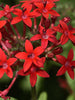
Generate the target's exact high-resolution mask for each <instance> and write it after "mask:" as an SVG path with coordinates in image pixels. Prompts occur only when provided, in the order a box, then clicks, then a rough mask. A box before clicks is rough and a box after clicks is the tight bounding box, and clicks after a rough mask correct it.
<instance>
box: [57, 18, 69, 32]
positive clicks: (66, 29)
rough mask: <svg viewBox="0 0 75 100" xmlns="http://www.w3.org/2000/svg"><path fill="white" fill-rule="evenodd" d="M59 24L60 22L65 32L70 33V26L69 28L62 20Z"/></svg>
mask: <svg viewBox="0 0 75 100" xmlns="http://www.w3.org/2000/svg"><path fill="white" fill-rule="evenodd" d="M59 22H60V25H61V26H62V28H63V30H64V31H68V26H67V24H66V23H65V22H64V21H62V20H60V21H59Z"/></svg>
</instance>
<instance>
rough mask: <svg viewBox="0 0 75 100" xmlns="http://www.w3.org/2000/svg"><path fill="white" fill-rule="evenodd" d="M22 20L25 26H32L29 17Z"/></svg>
mask: <svg viewBox="0 0 75 100" xmlns="http://www.w3.org/2000/svg"><path fill="white" fill-rule="evenodd" d="M23 21H24V23H25V24H26V25H27V26H29V27H32V21H31V19H30V18H27V19H24V20H23Z"/></svg>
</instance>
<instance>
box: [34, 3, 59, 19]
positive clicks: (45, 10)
mask: <svg viewBox="0 0 75 100" xmlns="http://www.w3.org/2000/svg"><path fill="white" fill-rule="evenodd" d="M35 5H36V6H37V7H38V8H37V9H36V11H37V12H39V13H41V14H42V15H43V16H44V17H45V18H46V19H48V17H49V14H51V15H53V16H60V15H59V14H58V13H57V12H56V11H55V10H52V8H53V7H54V6H55V4H54V3H46V4H43V3H35Z"/></svg>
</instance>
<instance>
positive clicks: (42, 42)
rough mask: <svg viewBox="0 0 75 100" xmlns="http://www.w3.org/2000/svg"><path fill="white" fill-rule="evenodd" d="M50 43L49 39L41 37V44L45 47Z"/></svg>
mask: <svg viewBox="0 0 75 100" xmlns="http://www.w3.org/2000/svg"><path fill="white" fill-rule="evenodd" d="M47 45H48V39H41V46H42V48H43V49H45V48H46V47H47Z"/></svg>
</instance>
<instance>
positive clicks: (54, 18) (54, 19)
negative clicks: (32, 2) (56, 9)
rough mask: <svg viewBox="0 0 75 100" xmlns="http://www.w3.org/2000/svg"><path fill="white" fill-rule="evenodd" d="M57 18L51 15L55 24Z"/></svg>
mask: <svg viewBox="0 0 75 100" xmlns="http://www.w3.org/2000/svg"><path fill="white" fill-rule="evenodd" d="M56 19H57V17H56V16H53V15H51V20H52V23H53V24H55V21H56Z"/></svg>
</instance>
